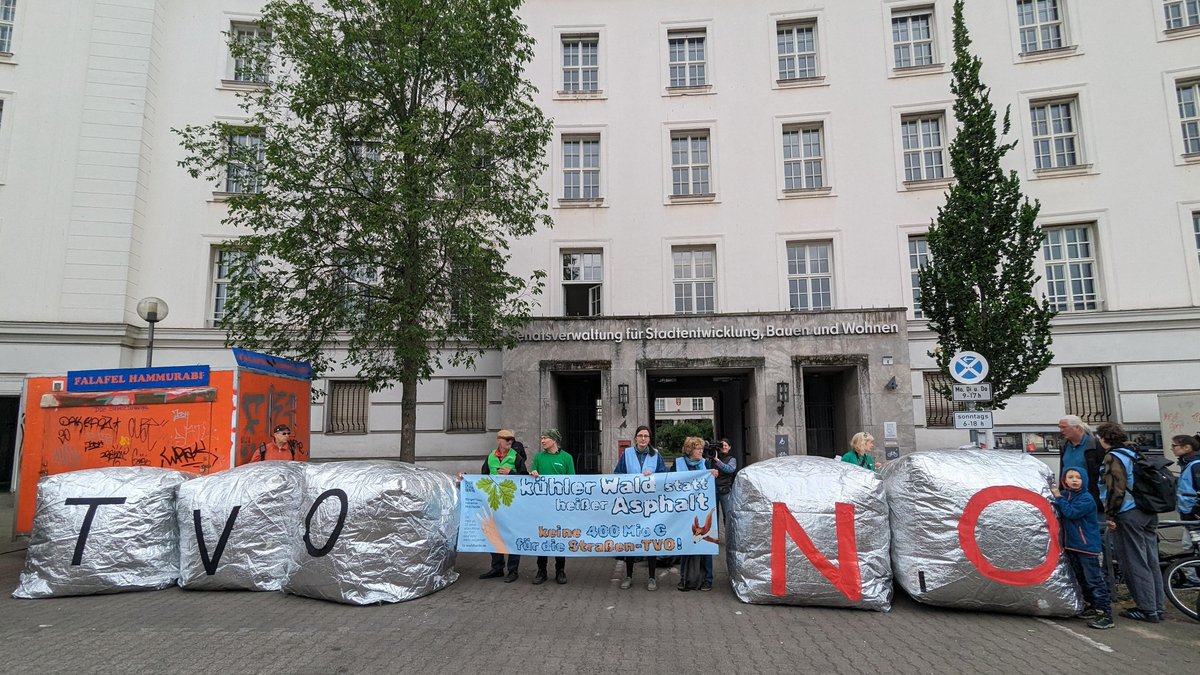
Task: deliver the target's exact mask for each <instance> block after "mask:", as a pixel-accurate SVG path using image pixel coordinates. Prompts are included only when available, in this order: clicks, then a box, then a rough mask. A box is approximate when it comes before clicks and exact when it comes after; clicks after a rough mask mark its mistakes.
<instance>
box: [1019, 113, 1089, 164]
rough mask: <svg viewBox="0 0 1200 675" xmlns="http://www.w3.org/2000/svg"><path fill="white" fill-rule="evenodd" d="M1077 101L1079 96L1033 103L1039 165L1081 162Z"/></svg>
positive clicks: (1035, 160) (1031, 117) (1037, 161)
mask: <svg viewBox="0 0 1200 675" xmlns="http://www.w3.org/2000/svg"><path fill="white" fill-rule="evenodd" d="M1077 104H1078V99H1076V98H1069V99H1061V100H1055V101H1034V102H1032V103H1030V105H1029V119H1030V123H1031V125H1032V127H1033V128H1032V131H1033V158H1034V167H1035V168H1037V169H1062V168H1067V167H1072V166H1078V165H1079V163H1080V161H1079V124H1078V117H1079V114H1078V105H1077Z"/></svg>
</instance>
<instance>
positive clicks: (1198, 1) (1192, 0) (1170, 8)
mask: <svg viewBox="0 0 1200 675" xmlns="http://www.w3.org/2000/svg"><path fill="white" fill-rule="evenodd" d="M1163 14H1165V15H1166V19H1167V30H1171V29H1172V28H1187V27H1189V26H1200V0H1166V2H1164V3H1163Z"/></svg>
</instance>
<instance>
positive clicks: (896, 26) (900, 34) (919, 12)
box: [892, 7, 933, 68]
mask: <svg viewBox="0 0 1200 675" xmlns="http://www.w3.org/2000/svg"><path fill="white" fill-rule="evenodd" d="M892 55H893V58H894V59H895V67H896V68H914V67H919V66H930V65H933V8H932V7H923V8H921V9H914V10H906V11H902V12H901V11H897V12H892Z"/></svg>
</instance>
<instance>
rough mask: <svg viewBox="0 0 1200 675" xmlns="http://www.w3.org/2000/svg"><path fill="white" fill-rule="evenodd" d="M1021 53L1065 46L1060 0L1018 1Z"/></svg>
mask: <svg viewBox="0 0 1200 675" xmlns="http://www.w3.org/2000/svg"><path fill="white" fill-rule="evenodd" d="M1017 23H1018V24H1019V25H1020V31H1021V53H1022V54H1029V53H1031V52H1040V51H1043V50H1046V49H1059V48H1061V47H1062V46H1063V19H1062V12H1061V10H1060V9H1059V6H1058V0H1017Z"/></svg>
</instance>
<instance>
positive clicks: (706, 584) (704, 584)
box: [700, 581, 712, 591]
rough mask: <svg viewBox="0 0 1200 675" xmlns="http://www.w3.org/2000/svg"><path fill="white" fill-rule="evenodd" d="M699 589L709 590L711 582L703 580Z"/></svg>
mask: <svg viewBox="0 0 1200 675" xmlns="http://www.w3.org/2000/svg"><path fill="white" fill-rule="evenodd" d="M700 590H702V591H711V590H712V584H710V583H709V582H707V581H706V582H704V583H702V584H700Z"/></svg>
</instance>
